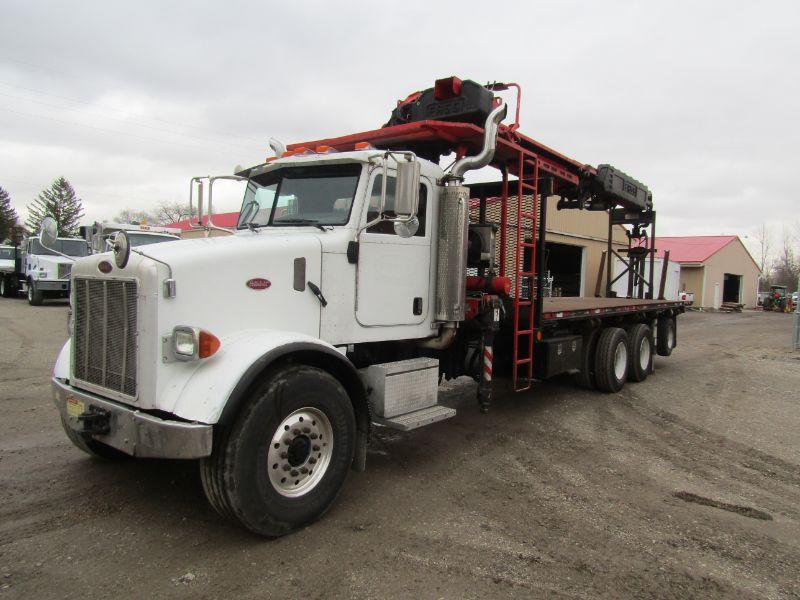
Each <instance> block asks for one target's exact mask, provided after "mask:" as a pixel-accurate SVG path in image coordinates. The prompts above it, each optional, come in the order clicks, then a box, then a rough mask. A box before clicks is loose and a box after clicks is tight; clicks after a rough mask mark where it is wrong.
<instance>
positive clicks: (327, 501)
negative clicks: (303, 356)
mask: <svg viewBox="0 0 800 600" xmlns="http://www.w3.org/2000/svg"><path fill="white" fill-rule="evenodd" d="M355 439H356V425H355V415H354V413H353V406H352V404H351V402H350V398H349V396H348V395H347V392H346V391H345V389H344V388H343V387H342V385H341V384H340V383H339V381H337V380H336V379H335V378H334V377H333V376H331V375H330V374H329V373H327V372H325V371H322V370H321V369H317V368H314V367H308V366H302V365H295V366H289V367H284V368H282V369H281V370H279V371H276V372H273V373H272V375H271V376H270V377H268V378H267V379H265V381H264V382H262V383H261V384H260V385H258V386H257V387H256V388H255V389H254V391H253V393H252V397H251V398H250V401H249V402H248V404H247V405H246V406H245V407H244V408H243V409H242V411H241V412H240V414H239V415H238V417H237V418H236V420H235V421H234V422H233V424H232V425H230V426H229V427H226V428H224V429H220V430H219V431H218V432H217V436H216V438H215V440H214V451H213V453H212V455H211V456H210V457H208V458H207V459H204V460H203V461H202V463H201V468H200V474H201V479H202V482H203V489H204V490H205V493H206V497H207V498H208V500H209V502H210V503H211V505H212V506H213V507H214V508H215V509H216V510H217V512H219V513H220V514H221V515H222V516H224V517H228V518H232V519H234V520H236V521H239V522H240V523H241V524H242V525H244V526H245V527H246V528H247V529H249V530H251V531H253V532H255V533H257V534H260V535H266V536H270V537H276V536H280V535H284V534H286V533H289V532H290V531H292V530H293V529H296V528H298V527H301V526H302V525H305V524H307V523H310V522H312V521H314V520H316V519H318V518H319V517H320V516H322V515H323V514H324V513H325V511H327V510H328V508H329V507H330V506H331V504H333V502H334V501H335V500H336V497H337V496H338V495H339V492H340V491H341V489H342V486H343V485H344V481H345V479H346V477H347V472H348V470H349V469H350V466H351V464H352V461H353V454H354V452H355Z"/></svg>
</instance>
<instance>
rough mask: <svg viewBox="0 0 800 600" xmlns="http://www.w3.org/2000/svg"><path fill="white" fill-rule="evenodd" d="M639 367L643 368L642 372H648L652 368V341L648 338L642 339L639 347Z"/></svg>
mask: <svg viewBox="0 0 800 600" xmlns="http://www.w3.org/2000/svg"><path fill="white" fill-rule="evenodd" d="M639 366H640V367H642V371H646V370H647V367H649V366H650V340H648V339H647V338H646V337H644V338H642V342H641V344H640V345H639Z"/></svg>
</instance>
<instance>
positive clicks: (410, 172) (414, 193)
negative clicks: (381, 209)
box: [394, 160, 420, 235]
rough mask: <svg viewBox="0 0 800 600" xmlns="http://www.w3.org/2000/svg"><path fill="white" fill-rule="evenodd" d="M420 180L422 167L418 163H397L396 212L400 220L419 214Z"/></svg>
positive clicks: (413, 161) (414, 161)
mask: <svg viewBox="0 0 800 600" xmlns="http://www.w3.org/2000/svg"><path fill="white" fill-rule="evenodd" d="M419 178H420V167H419V162H418V161H416V160H412V161H405V162H398V163H397V183H396V188H395V199H394V202H395V204H394V207H395V208H394V211H395V214H396V215H397V216H398V218H399V219H400V220H408V219H410V218H411V217H413V216H414V215H416V214H417V207H418V205H419ZM412 235H413V234H412Z"/></svg>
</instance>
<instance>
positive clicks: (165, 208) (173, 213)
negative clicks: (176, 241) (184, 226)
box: [155, 201, 197, 225]
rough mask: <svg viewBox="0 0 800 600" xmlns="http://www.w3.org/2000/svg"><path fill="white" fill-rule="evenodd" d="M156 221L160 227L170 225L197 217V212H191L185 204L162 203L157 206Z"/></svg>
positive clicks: (176, 202)
mask: <svg viewBox="0 0 800 600" xmlns="http://www.w3.org/2000/svg"><path fill="white" fill-rule="evenodd" d="M155 214H156V221H157V222H158V224H159V225H169V224H171V223H177V222H178V221H183V220H184V219H188V218H189V217H190V216H191V217H193V216H195V215H197V211H196V210H192V212H191V213H190V212H189V206H188V205H187V204H184V203H183V202H178V201H175V202H167V201H164V202H160V203H159V204H157V205H156V213H155Z"/></svg>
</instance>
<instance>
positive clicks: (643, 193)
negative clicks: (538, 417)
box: [287, 77, 656, 391]
mask: <svg viewBox="0 0 800 600" xmlns="http://www.w3.org/2000/svg"><path fill="white" fill-rule="evenodd" d="M476 85H477V84H475V83H474V82H469V81H463V82H462V81H461V80H459V79H457V78H454V77H451V78H447V79H443V80H439V81H437V82H436V85H435V86H434V88H431V89H429V90H425V91H423V92H416V93H414V94H411V95H410V96H409V97H408V98H406V99H405V100H404V101H401V102H399V103H398V107H397V108H396V109H395V110H394V111H393V112H392V116H391V118H390V120H389V123H387V125H385V126H384V127H381V128H380V129H374V130H372V131H364V132H360V133H354V134H351V135H346V136H342V137H337V138H328V139H321V140H316V141H310V142H302V143H298V144H291V145H289V146H288V147H287V150H289V151H293V150H294V151H296V150H300V149H302V148H315V147H319V146H327V147H329V148H332V149H335V150H337V151H351V150H354V149H356V144H358V145H359V146H358V147H359V148H360V147H363V144H364V143H365V142H366V143H368V144H369V145H371V146H372V147H375V148H379V149H391V150H396V151H402V150H406V151H412V152H414V153H416V154H417V156H420V157H423V158H427V159H429V160H431V161H433V162H437V163H438V162H439V159H440V158H441V157H442V156H444V155H449V154H451V153H455V154H456V157H457V158H461V157H463V156H467V155H470V154H475V153H477V152H478V151H480V149H481V147H482V144H483V139H484V130H483V127H481V126H480V125H477V124H475V123H476V122H481V123H482V122H483V121H482V120H481V119H483V118H485V117H484V113H485V111H486V110H487V108H488V107H491V106H492V104H493V102H494V101H495V100H494V99H493V98H492V102H490V103H488V104H487V102H486V98H485V94H484V93H486V94H489V95H490V96H493V95H492V91H498V90H507V89H511V88H515V89H516V90H517V110H516V119H515V122H514V123H513V124H512V125H508V126H507V125H503V124H501V125H500V128H499V132H498V139H497V149H496V151H495V154H494V157H493V159H492V162H491V166H493V167H495V168H497V169H498V170H499V171H500V174H501V180H500V182H499V184H500V191H499V195H497V196H495V197H490V196H488V195H487V194H486V193H485V192H482V193H481V195H480V196H479V197H478V198H475V199H473V201H472V202H473V203H477V211H475V210H470V222H471V223H487V222H489V221H487V204H490V205H491V211H492V212H498V211H499V224H500V230H499V254H500V256H499V261H498V262H499V271H500V272H499V273H498V274H499V275H501V276H507V277H509V278H510V279H511V281H512V290H511V299H512V300H513V362H512V371H513V372H512V377H513V381H514V389H515V390H516V391H523V390H526V389H529V388H530V387H531V383H532V381H533V379H534V377H533V350H534V341H535V340H536V339H537V336H540V335H541V330H542V327H543V325H544V318H543V317H544V311H543V296H544V294H539V293H537V290H543V289H544V288H545V281H544V275H545V268H544V267H545V264H544V259H545V253H544V252H543V242H544V239H545V231H546V223H547V202H546V201H544V200H545V199H546V198H548V197H550V196H553V195H555V196H558V197H559V202H558V205H557V206H558V209H559V210H562V209H582V210H591V211H606V212H608V240H607V249H606V252H605V255H604V257H603V261H602V262H603V264H604V268H605V269H607V272H608V273H609V274H610V273H611V272H612V271H611V267H612V258H613V257H614V256H616V257H617V258H619V259H620V260H621V261H622V263H623V266H624V269H623V272H622V273H621V274H619V275H618V276H617V278H616V279H614V280H612V279H611V277H606V280H607V282H606V286H605V290H604V292H603V291H602V290H600V289H599V287H598V289H597V290H596V295H597V296H598V297H599V296H603V295H604V296H605V297H613V296H614V293H613V291H612V289H611V286H612V284H613V283H614V282H615V281H617V280H618V279H619V278H621V277H623V276H625V275H627V276H628V282H629V287H628V294H627V296H628V297H631V298H633V297H638V298H643V299H654V298H655V290H654V286H653V279H652V275H653V272H654V259H655V246H654V243H655V222H656V213H655V211H654V210H653V208H652V195H651V194H650V191H649V190H648V189H647V187H646V186H644V185H643V184H641V183H640V182H638V181H636V180H635V179H633V178H632V177H630V176H628V175H626V174H625V173H623V172H622V171H620V170H618V169H615V168H614V167H611V166H610V165H600V166H599V167H597V168H594V167H591V166H589V165H585V164H583V163H581V162H578V161H576V160H573V159H571V158H569V157H567V156H565V155H564V154H561V153H560V152H557V151H556V150H554V149H552V148H550V147H548V146H546V145H544V144H542V143H541V142H538V141H536V140H534V139H533V138H531V137H528V136H526V135H524V134H522V133H520V131H519V100H520V95H521V91H520V88H519V86H518V85H517V84H513V83H509V84H500V83H492V84H487V85H486V86H478V87H481V89H482V90H483V92H481V91H480V90H478V89H477V88H476V87H475V86H476ZM426 115H437V120H430V119H426V118H424V117H425V116H426ZM439 115H444V116H441V117H440V116H439ZM458 119H463V120H461V121H459V120H458ZM512 177H513V178H514V179H512ZM498 203H499V206H498ZM471 207H474V206H472V205H471ZM475 217H477V219H475ZM473 219H475V220H473ZM615 226H623V228H625V231H626V235H627V237H628V249H627V250H625V251H623V252H617V250H615V249H614V248H613V246H612V241H613V240H612V235H613V231H614V227H615ZM648 228H649V232H648ZM648 260H649V262H650V268H649V273H648V270H646V269H645V261H648ZM601 279H602V272H601V273H600V277H599V278H598V282H599V281H600V280H601ZM598 286H599V283H598Z"/></svg>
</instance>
